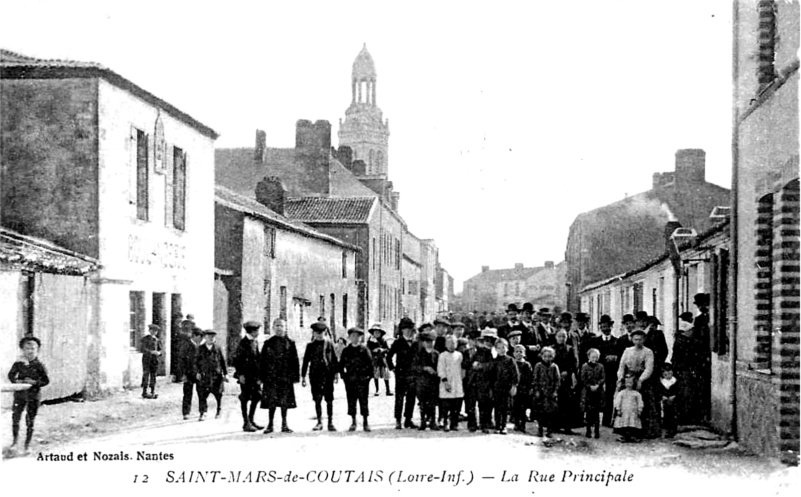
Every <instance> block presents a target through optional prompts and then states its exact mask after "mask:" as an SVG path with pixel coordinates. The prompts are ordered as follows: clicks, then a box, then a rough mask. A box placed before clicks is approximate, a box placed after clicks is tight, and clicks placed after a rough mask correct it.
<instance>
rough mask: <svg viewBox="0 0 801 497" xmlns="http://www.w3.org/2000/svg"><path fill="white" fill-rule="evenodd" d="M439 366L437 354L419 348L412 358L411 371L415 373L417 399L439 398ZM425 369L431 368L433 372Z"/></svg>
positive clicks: (434, 351) (433, 351)
mask: <svg viewBox="0 0 801 497" xmlns="http://www.w3.org/2000/svg"><path fill="white" fill-rule="evenodd" d="M438 364H439V352H437V351H436V350H432V351H431V352H429V351H427V350H426V349H425V347H420V350H418V352H417V354H416V355H415V358H414V363H413V364H412V370H413V371H414V373H415V386H416V388H417V397H418V398H421V399H436V398H439V375H438V374H437V365H438ZM426 367H431V368H433V369H434V372H433V373H432V372H431V371H426V370H425V368H426Z"/></svg>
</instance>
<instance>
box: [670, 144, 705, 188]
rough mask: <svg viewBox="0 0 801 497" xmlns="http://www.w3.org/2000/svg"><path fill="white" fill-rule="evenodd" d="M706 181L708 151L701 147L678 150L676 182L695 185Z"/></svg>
mask: <svg viewBox="0 0 801 497" xmlns="http://www.w3.org/2000/svg"><path fill="white" fill-rule="evenodd" d="M704 181H706V152H704V151H703V150H701V149H700V148H685V149H681V150H677V151H676V184H677V185H679V184H683V185H693V184H699V183H703V182H704Z"/></svg>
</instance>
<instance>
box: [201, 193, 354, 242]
mask: <svg viewBox="0 0 801 497" xmlns="http://www.w3.org/2000/svg"><path fill="white" fill-rule="evenodd" d="M214 201H215V203H217V204H218V205H222V206H224V207H228V208H229V209H233V210H235V211H237V212H242V213H244V214H247V215H250V216H253V217H257V218H260V219H263V220H265V221H268V222H270V223H271V224H274V225H276V226H278V227H280V228H282V229H285V230H287V231H292V232H294V233H299V234H301V235H304V236H308V237H310V238H316V239H318V240H323V241H326V242H328V243H333V244H334V245H338V246H340V247H345V248H348V249H351V250H355V251H361V249H360V248H359V247H357V246H355V245H351V244H349V243H345V242H343V241H342V240H339V239H338V238H335V237H333V236H330V235H326V234H325V233H321V232H319V231H317V230H315V229H314V228H312V227H310V226H306V225H305V224H303V223H301V222H298V221H296V220H292V219H287V218H286V217H285V216H282V215H281V214H278V213H277V212H275V211H274V210H272V209H270V208H269V207H267V206H266V205H263V204H261V203H260V202H258V201H256V200H253V199H251V198H248V197H245V196H244V195H239V194H238V193H236V192H234V191H232V190H229V189H228V188H225V187H223V186H219V185H218V186H216V187H215V188H214Z"/></svg>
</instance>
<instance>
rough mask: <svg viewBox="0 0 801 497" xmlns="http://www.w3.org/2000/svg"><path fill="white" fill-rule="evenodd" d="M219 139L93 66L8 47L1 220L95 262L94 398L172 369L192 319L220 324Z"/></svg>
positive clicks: (1, 93) (0, 56) (90, 370)
mask: <svg viewBox="0 0 801 497" xmlns="http://www.w3.org/2000/svg"><path fill="white" fill-rule="evenodd" d="M216 138H217V133H216V132H214V130H212V129H211V128H209V127H208V126H206V125H204V124H202V123H200V122H198V121H197V120H195V119H194V118H192V117H191V116H189V115H187V114H186V113H184V112H182V111H180V110H178V109H177V108H175V107H174V106H172V105H170V104H169V103H167V102H165V101H164V100H161V99H160V98H158V97H156V96H154V95H153V94H151V93H149V92H148V91H146V90H145V89H143V88H141V87H139V86H137V85H136V84H135V83H133V82H131V81H129V80H127V79H125V78H124V77H122V76H120V75H118V74H116V73H115V72H113V71H111V70H110V69H108V68H105V67H103V66H101V65H99V64H94V63H84V62H74V61H62V60H44V59H35V58H31V57H26V56H22V55H19V54H15V53H11V52H7V51H3V52H0V140H1V141H0V150H1V151H2V156H0V161H2V163H1V164H0V167H1V169H0V184H1V185H2V190H0V224H2V226H4V227H7V228H10V229H12V230H15V231H17V232H19V233H21V234H23V235H27V236H34V237H39V238H43V239H45V240H48V241H51V242H54V243H56V244H58V245H59V246H61V247H64V248H66V249H68V250H71V251H74V252H77V253H80V254H84V255H86V256H89V257H91V258H93V259H96V260H98V261H99V264H100V268H99V270H98V271H97V272H96V274H94V275H93V276H92V277H91V278H90V279H89V281H90V282H91V284H92V285H93V286H94V290H93V291H94V293H95V294H96V299H97V305H96V307H94V310H95V311H96V312H93V313H92V314H91V316H90V317H89V324H88V325H87V327H86V333H87V334H88V336H87V341H88V343H90V344H91V345H90V347H89V354H90V358H89V360H88V366H87V375H88V379H87V383H86V390H87V392H89V393H97V392H101V391H104V390H108V389H115V388H120V387H122V386H124V385H137V384H138V383H139V381H140V379H139V376H140V375H141V360H140V357H141V354H140V353H139V352H138V347H139V340H140V337H141V334H142V332H143V331H144V330H145V327H146V326H147V324H149V323H155V324H158V325H160V326H161V327H162V329H163V330H164V331H163V332H162V340H163V342H164V345H165V361H164V362H163V364H164V365H165V367H164V368H163V370H162V374H164V373H169V370H170V368H171V366H172V364H171V361H172V358H173V354H172V351H171V342H172V338H173V337H174V336H175V335H176V334H177V333H178V324H179V323H180V320H181V318H182V316H183V315H184V314H185V313H193V314H194V315H195V317H196V320H197V322H198V324H200V325H201V326H202V327H211V324H212V308H213V306H212V282H213V280H212V278H213V269H214V265H213V264H214V253H213V250H214V239H213V237H214V218H213V216H214V169H213V160H214V155H213V154H214V152H213V150H214V140H215V139H216Z"/></svg>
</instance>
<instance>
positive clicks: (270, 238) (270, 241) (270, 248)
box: [264, 226, 275, 259]
mask: <svg viewBox="0 0 801 497" xmlns="http://www.w3.org/2000/svg"><path fill="white" fill-rule="evenodd" d="M264 257H269V258H270V259H275V228H271V227H269V226H265V227H264Z"/></svg>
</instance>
